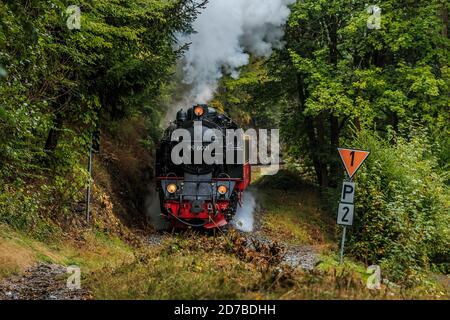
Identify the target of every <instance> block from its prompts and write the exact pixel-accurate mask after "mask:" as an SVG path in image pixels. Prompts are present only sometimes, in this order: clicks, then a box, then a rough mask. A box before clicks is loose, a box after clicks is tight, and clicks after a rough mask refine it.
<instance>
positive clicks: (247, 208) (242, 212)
mask: <svg viewBox="0 0 450 320" xmlns="http://www.w3.org/2000/svg"><path fill="white" fill-rule="evenodd" d="M255 207H256V199H255V197H254V195H253V193H252V192H251V191H248V190H247V191H246V192H245V193H244V195H243V197H242V206H238V209H237V212H236V216H235V217H234V218H233V221H232V222H231V224H232V225H233V226H234V227H235V228H236V229H238V230H241V231H243V232H252V231H253V224H254V220H255V218H254V212H255Z"/></svg>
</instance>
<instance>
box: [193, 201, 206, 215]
mask: <svg viewBox="0 0 450 320" xmlns="http://www.w3.org/2000/svg"><path fill="white" fill-rule="evenodd" d="M203 203H204V202H203V201H202V200H194V201H192V208H191V212H192V213H201V212H203Z"/></svg>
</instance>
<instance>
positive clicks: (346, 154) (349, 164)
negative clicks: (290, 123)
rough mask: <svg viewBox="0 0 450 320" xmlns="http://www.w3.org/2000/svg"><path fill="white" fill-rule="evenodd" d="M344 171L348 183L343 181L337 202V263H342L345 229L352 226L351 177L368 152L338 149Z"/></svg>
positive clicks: (353, 205)
mask: <svg viewBox="0 0 450 320" xmlns="http://www.w3.org/2000/svg"><path fill="white" fill-rule="evenodd" d="M338 151H339V154H340V156H341V159H342V162H343V164H344V167H345V170H346V171H347V174H348V176H349V181H344V183H343V185H342V193H341V201H340V202H339V208H338V214H337V224H338V225H341V226H343V230H342V240H341V250H340V259H339V263H340V264H342V263H343V262H344V248H345V237H346V234H347V227H348V226H352V225H353V219H354V216H355V204H354V203H355V190H356V185H355V183H354V182H353V176H354V175H355V174H356V172H357V171H358V169H359V168H360V167H361V165H362V164H363V163H364V161H365V160H366V159H367V157H368V156H369V154H370V152H369V151H362V150H354V149H342V148H338Z"/></svg>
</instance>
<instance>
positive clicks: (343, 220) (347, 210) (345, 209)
mask: <svg viewBox="0 0 450 320" xmlns="http://www.w3.org/2000/svg"><path fill="white" fill-rule="evenodd" d="M344 211H345V213H344V216H343V217H342V222H345V223H349V222H350V221H348V220H347V216H348V214H349V212H350V209H349V207H345V208H344Z"/></svg>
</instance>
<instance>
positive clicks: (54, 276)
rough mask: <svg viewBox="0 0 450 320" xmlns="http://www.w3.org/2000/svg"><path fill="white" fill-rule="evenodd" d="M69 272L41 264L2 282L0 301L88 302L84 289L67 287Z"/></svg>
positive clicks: (55, 266) (87, 294)
mask: <svg viewBox="0 0 450 320" xmlns="http://www.w3.org/2000/svg"><path fill="white" fill-rule="evenodd" d="M67 276H68V275H67V270H66V268H65V267H64V266H61V265H55V264H44V263H42V264H39V265H37V266H35V267H32V268H30V269H28V270H27V271H26V272H25V273H24V274H23V275H21V276H13V277H11V278H8V279H6V280H4V281H2V282H0V300H87V299H89V293H88V292H87V291H85V290H83V289H81V290H72V289H69V288H68V287H67Z"/></svg>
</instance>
